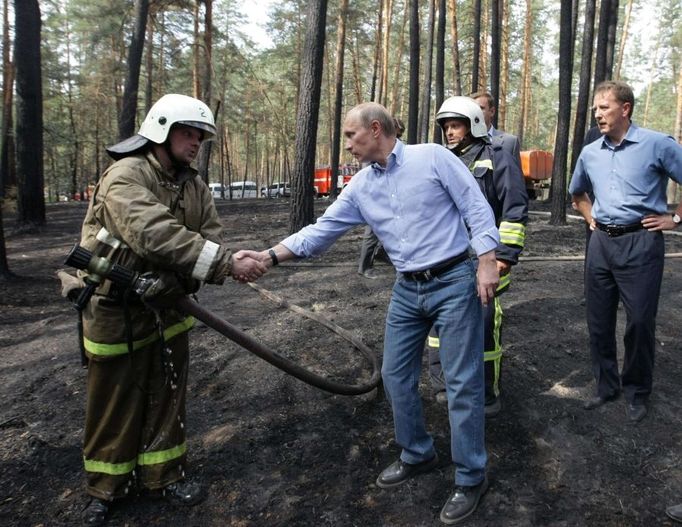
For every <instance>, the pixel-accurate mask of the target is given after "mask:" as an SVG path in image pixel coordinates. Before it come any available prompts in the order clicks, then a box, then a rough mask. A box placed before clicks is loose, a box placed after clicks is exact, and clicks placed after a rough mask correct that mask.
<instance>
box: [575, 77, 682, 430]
mask: <svg viewBox="0 0 682 527" xmlns="http://www.w3.org/2000/svg"><path fill="white" fill-rule="evenodd" d="M634 104H635V99H634V95H633V93H632V89H631V88H630V87H629V86H628V85H627V84H625V83H624V82H620V81H605V82H603V83H601V84H599V85H598V86H597V87H596V88H595V95H594V106H593V110H594V114H595V119H596V121H597V125H598V126H599V131H600V132H601V133H602V138H601V139H597V140H596V141H594V142H593V143H590V144H589V145H587V146H585V147H584V148H583V150H582V152H581V154H580V157H579V158H578V162H577V164H576V168H575V171H574V173H573V178H572V180H571V184H570V187H569V192H571V194H572V195H573V204H574V208H576V209H577V210H578V211H579V212H580V213H581V214H582V215H583V217H584V218H585V221H586V222H587V223H588V224H589V225H590V228H591V229H592V231H593V234H592V236H591V237H590V241H589V250H588V251H587V257H586V262H585V295H586V305H587V326H588V331H589V334H590V353H591V356H592V371H593V373H594V376H595V379H596V381H597V393H596V396H595V397H593V398H592V399H590V400H588V401H587V402H586V403H585V405H584V408H585V409H586V410H592V409H594V408H598V407H599V406H602V405H603V404H605V403H607V402H610V401H613V400H615V399H617V398H618V397H619V395H620V392H621V390H622V392H623V393H624V395H625V399H626V402H627V416H628V420H629V421H630V422H631V423H637V422H639V421H640V420H642V419H643V418H644V417H645V416H646V414H647V406H646V404H647V401H648V398H649V395H650V394H651V389H652V384H653V383H652V381H653V367H654V350H655V347H656V339H655V328H656V311H657V309H658V298H659V293H660V288H661V279H662V276H663V261H664V243H663V234H662V232H661V231H663V230H666V229H668V230H669V229H674V228H676V227H677V226H678V225H679V224H680V216H681V215H682V205H678V206H677V209H676V211H675V213H674V214H672V215H671V214H668V213H667V202H666V186H667V183H668V178H669V177H670V178H672V179H674V180H675V181H677V182H678V183H681V182H682V147H680V145H678V144H677V143H676V142H675V140H674V139H673V138H672V137H670V136H666V135H664V134H661V133H658V132H654V131H652V130H647V129H644V128H639V127H638V126H636V125H634V124H632V122H631V117H632V110H633V108H634ZM590 192H591V193H593V194H594V204H593V203H592V201H591V200H590V197H589V195H588V194H589V193H590ZM619 300H622V301H623V306H624V307H625V312H626V316H627V322H626V327H625V337H624V344H625V354H624V359H623V368H622V372H621V373H620V374H619V371H618V358H617V347H616V314H617V308H618V301H619Z"/></svg>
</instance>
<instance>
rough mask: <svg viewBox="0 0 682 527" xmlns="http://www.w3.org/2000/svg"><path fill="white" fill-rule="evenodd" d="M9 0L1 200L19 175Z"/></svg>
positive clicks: (0, 153) (5, 12) (5, 15)
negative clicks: (14, 121)
mask: <svg viewBox="0 0 682 527" xmlns="http://www.w3.org/2000/svg"><path fill="white" fill-rule="evenodd" d="M8 3H9V2H8V0H3V22H2V88H3V92H2V132H1V133H2V137H0V141H1V145H0V199H2V198H4V197H5V191H6V189H8V188H10V187H16V185H17V175H16V171H15V159H14V137H13V134H12V127H13V125H14V124H13V119H12V117H13V116H12V100H13V92H14V89H13V88H14V64H12V59H11V57H12V54H11V51H12V50H11V39H10V26H9V9H8V7H9V6H8Z"/></svg>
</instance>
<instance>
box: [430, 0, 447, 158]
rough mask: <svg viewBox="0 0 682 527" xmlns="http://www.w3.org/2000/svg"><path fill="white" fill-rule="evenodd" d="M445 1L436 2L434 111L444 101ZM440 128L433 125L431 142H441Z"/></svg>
mask: <svg viewBox="0 0 682 527" xmlns="http://www.w3.org/2000/svg"><path fill="white" fill-rule="evenodd" d="M446 16H447V8H446V0H438V30H437V31H436V111H438V108H440V105H441V104H443V100H444V99H445V17H446ZM442 135H443V132H442V130H441V127H440V126H438V124H437V123H436V122H435V119H434V123H433V142H434V143H437V144H440V143H441V142H442V141H443V138H442Z"/></svg>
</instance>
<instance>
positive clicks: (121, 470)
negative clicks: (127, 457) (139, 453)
mask: <svg viewBox="0 0 682 527" xmlns="http://www.w3.org/2000/svg"><path fill="white" fill-rule="evenodd" d="M136 464H137V462H136V461H135V460H134V459H133V460H132V461H126V462H124V463H106V462H105V461H95V460H94V459H85V458H83V465H85V470H86V472H101V473H102V474H109V475H110V476H122V475H123V474H129V473H130V472H132V471H133V469H134V468H135V465H136Z"/></svg>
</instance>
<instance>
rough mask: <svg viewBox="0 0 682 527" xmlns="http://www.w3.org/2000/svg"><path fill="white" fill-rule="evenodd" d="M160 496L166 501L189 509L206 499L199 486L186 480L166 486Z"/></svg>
mask: <svg viewBox="0 0 682 527" xmlns="http://www.w3.org/2000/svg"><path fill="white" fill-rule="evenodd" d="M162 494H163V497H164V498H165V499H166V501H169V502H171V503H174V504H177V505H187V506H189V507H191V506H193V505H196V504H197V503H201V502H202V501H203V500H204V498H205V497H206V496H205V494H204V489H202V488H201V485H199V484H198V483H196V482H193V481H188V480H186V479H184V480H182V481H176V482H175V483H171V484H170V485H166V486H165V487H164V488H163V491H162Z"/></svg>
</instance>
